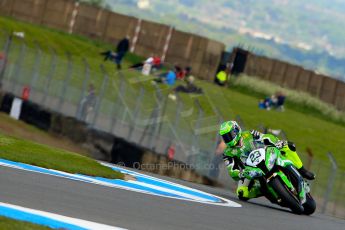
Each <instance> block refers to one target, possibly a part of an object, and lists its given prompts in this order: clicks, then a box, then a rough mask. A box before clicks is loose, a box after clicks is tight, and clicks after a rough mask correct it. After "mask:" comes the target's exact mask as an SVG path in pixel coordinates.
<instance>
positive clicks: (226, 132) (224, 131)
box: [219, 121, 242, 147]
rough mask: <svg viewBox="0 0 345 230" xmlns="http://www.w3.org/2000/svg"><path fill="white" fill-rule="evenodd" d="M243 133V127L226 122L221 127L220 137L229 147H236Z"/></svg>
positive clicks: (235, 123)
mask: <svg viewBox="0 0 345 230" xmlns="http://www.w3.org/2000/svg"><path fill="white" fill-rule="evenodd" d="M241 132H242V130H241V127H240V126H239V125H238V124H237V122H236V121H226V122H223V123H222V124H221V125H220V130H219V135H221V136H222V138H223V140H224V142H225V144H226V145H227V146H229V147H234V146H236V145H237V143H238V142H239V141H240V139H241Z"/></svg>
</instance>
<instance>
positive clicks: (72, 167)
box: [0, 134, 123, 179]
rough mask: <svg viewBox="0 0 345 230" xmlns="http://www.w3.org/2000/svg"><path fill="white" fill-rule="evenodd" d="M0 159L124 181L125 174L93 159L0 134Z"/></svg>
mask: <svg viewBox="0 0 345 230" xmlns="http://www.w3.org/2000/svg"><path fill="white" fill-rule="evenodd" d="M0 158H3V159H6V160H11V161H16V162H22V163H26V164H30V165H36V166H39V167H43V168H48V169H55V170H60V171H64V172H68V173H78V174H83V175H89V176H100V177H105V178H110V179H123V174H121V173H119V172H116V171H114V170H112V169H110V168H108V167H105V166H103V165H101V164H100V163H98V162H97V161H95V160H93V159H91V158H88V157H85V156H82V155H79V154H76V153H73V152H69V151H66V150H61V149H57V148H52V147H49V146H46V145H42V144H37V143H34V142H31V141H26V140H23V139H19V138H15V137H11V136H7V135H4V134H0Z"/></svg>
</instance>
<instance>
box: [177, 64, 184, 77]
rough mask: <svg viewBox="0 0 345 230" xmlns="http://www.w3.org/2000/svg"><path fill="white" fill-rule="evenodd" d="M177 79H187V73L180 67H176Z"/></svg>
mask: <svg viewBox="0 0 345 230" xmlns="http://www.w3.org/2000/svg"><path fill="white" fill-rule="evenodd" d="M175 72H176V79H178V80H182V79H183V78H184V77H185V72H184V71H183V70H182V68H181V67H180V66H177V65H175Z"/></svg>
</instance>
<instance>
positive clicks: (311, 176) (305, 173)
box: [297, 166, 315, 180]
mask: <svg viewBox="0 0 345 230" xmlns="http://www.w3.org/2000/svg"><path fill="white" fill-rule="evenodd" d="M297 170H298V172H299V173H300V174H301V176H302V177H303V178H305V179H307V180H314V179H315V175H314V173H312V172H310V171H308V170H307V169H305V168H304V167H303V166H302V167H301V168H299V169H297Z"/></svg>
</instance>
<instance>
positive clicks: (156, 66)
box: [129, 55, 162, 71]
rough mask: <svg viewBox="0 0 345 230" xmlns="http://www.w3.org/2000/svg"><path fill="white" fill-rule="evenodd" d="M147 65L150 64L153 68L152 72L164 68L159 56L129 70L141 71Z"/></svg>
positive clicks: (152, 56) (152, 57) (151, 57)
mask: <svg viewBox="0 0 345 230" xmlns="http://www.w3.org/2000/svg"><path fill="white" fill-rule="evenodd" d="M145 64H150V65H151V66H152V70H153V71H155V70H157V69H160V68H161V67H162V60H161V58H160V57H158V56H157V55H151V56H150V57H148V58H147V59H146V60H145V61H143V62H140V63H137V64H134V65H132V66H131V67H129V68H134V69H138V70H141V69H142V68H143V66H144V65H145Z"/></svg>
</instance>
